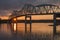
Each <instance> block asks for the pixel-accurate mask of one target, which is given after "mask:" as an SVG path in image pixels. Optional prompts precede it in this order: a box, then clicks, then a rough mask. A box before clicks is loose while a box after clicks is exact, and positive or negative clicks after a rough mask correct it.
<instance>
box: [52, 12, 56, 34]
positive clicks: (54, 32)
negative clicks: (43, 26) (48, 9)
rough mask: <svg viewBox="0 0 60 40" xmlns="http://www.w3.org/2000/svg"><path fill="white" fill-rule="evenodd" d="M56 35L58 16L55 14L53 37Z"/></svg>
mask: <svg viewBox="0 0 60 40" xmlns="http://www.w3.org/2000/svg"><path fill="white" fill-rule="evenodd" d="M55 34H56V14H55V13H54V27H53V35H55Z"/></svg>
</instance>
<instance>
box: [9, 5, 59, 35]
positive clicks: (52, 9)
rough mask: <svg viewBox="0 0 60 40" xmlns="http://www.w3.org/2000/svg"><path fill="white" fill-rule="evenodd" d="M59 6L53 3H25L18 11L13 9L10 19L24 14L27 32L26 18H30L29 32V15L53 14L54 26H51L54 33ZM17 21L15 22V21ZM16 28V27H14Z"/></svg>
mask: <svg viewBox="0 0 60 40" xmlns="http://www.w3.org/2000/svg"><path fill="white" fill-rule="evenodd" d="M59 10H60V7H59V6H58V5H54V4H41V5H37V6H34V5H32V4H25V5H24V6H23V8H22V9H21V10H19V11H17V10H14V11H13V13H12V15H10V17H9V18H10V20H13V19H14V18H16V20H17V17H22V16H25V32H27V18H29V19H30V22H29V23H30V32H31V31H32V30H31V29H32V26H31V24H32V21H31V15H53V20H54V22H53V23H54V26H53V33H54V34H56V18H57V17H60V11H59ZM16 23H17V22H16ZM16 30H17V29H16Z"/></svg>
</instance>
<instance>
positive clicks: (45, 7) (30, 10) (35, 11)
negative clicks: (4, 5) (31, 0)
mask: <svg viewBox="0 0 60 40" xmlns="http://www.w3.org/2000/svg"><path fill="white" fill-rule="evenodd" d="M58 12H60V7H59V6H57V5H52V4H41V5H37V6H34V5H32V4H25V5H24V7H23V8H22V9H21V10H20V11H17V10H15V11H13V13H12V15H10V19H11V18H14V17H20V16H25V15H50V14H54V13H58Z"/></svg>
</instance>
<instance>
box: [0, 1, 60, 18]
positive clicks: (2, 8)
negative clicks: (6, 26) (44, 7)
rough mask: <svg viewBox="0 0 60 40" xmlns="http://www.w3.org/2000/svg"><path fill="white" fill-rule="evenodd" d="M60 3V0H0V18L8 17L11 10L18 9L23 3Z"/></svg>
mask: <svg viewBox="0 0 60 40" xmlns="http://www.w3.org/2000/svg"><path fill="white" fill-rule="evenodd" d="M26 3H31V4H33V5H39V4H47V3H49V4H57V5H59V4H60V0H0V18H1V17H2V16H3V17H8V16H9V15H10V14H11V13H12V11H13V10H20V9H21V8H22V7H23V5H24V4H26Z"/></svg>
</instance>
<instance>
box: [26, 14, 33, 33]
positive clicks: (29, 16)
mask: <svg viewBox="0 0 60 40" xmlns="http://www.w3.org/2000/svg"><path fill="white" fill-rule="evenodd" d="M27 18H29V24H30V33H31V31H32V26H31V24H32V22H31V15H28V16H25V33H27V23H28V22H27Z"/></svg>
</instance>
